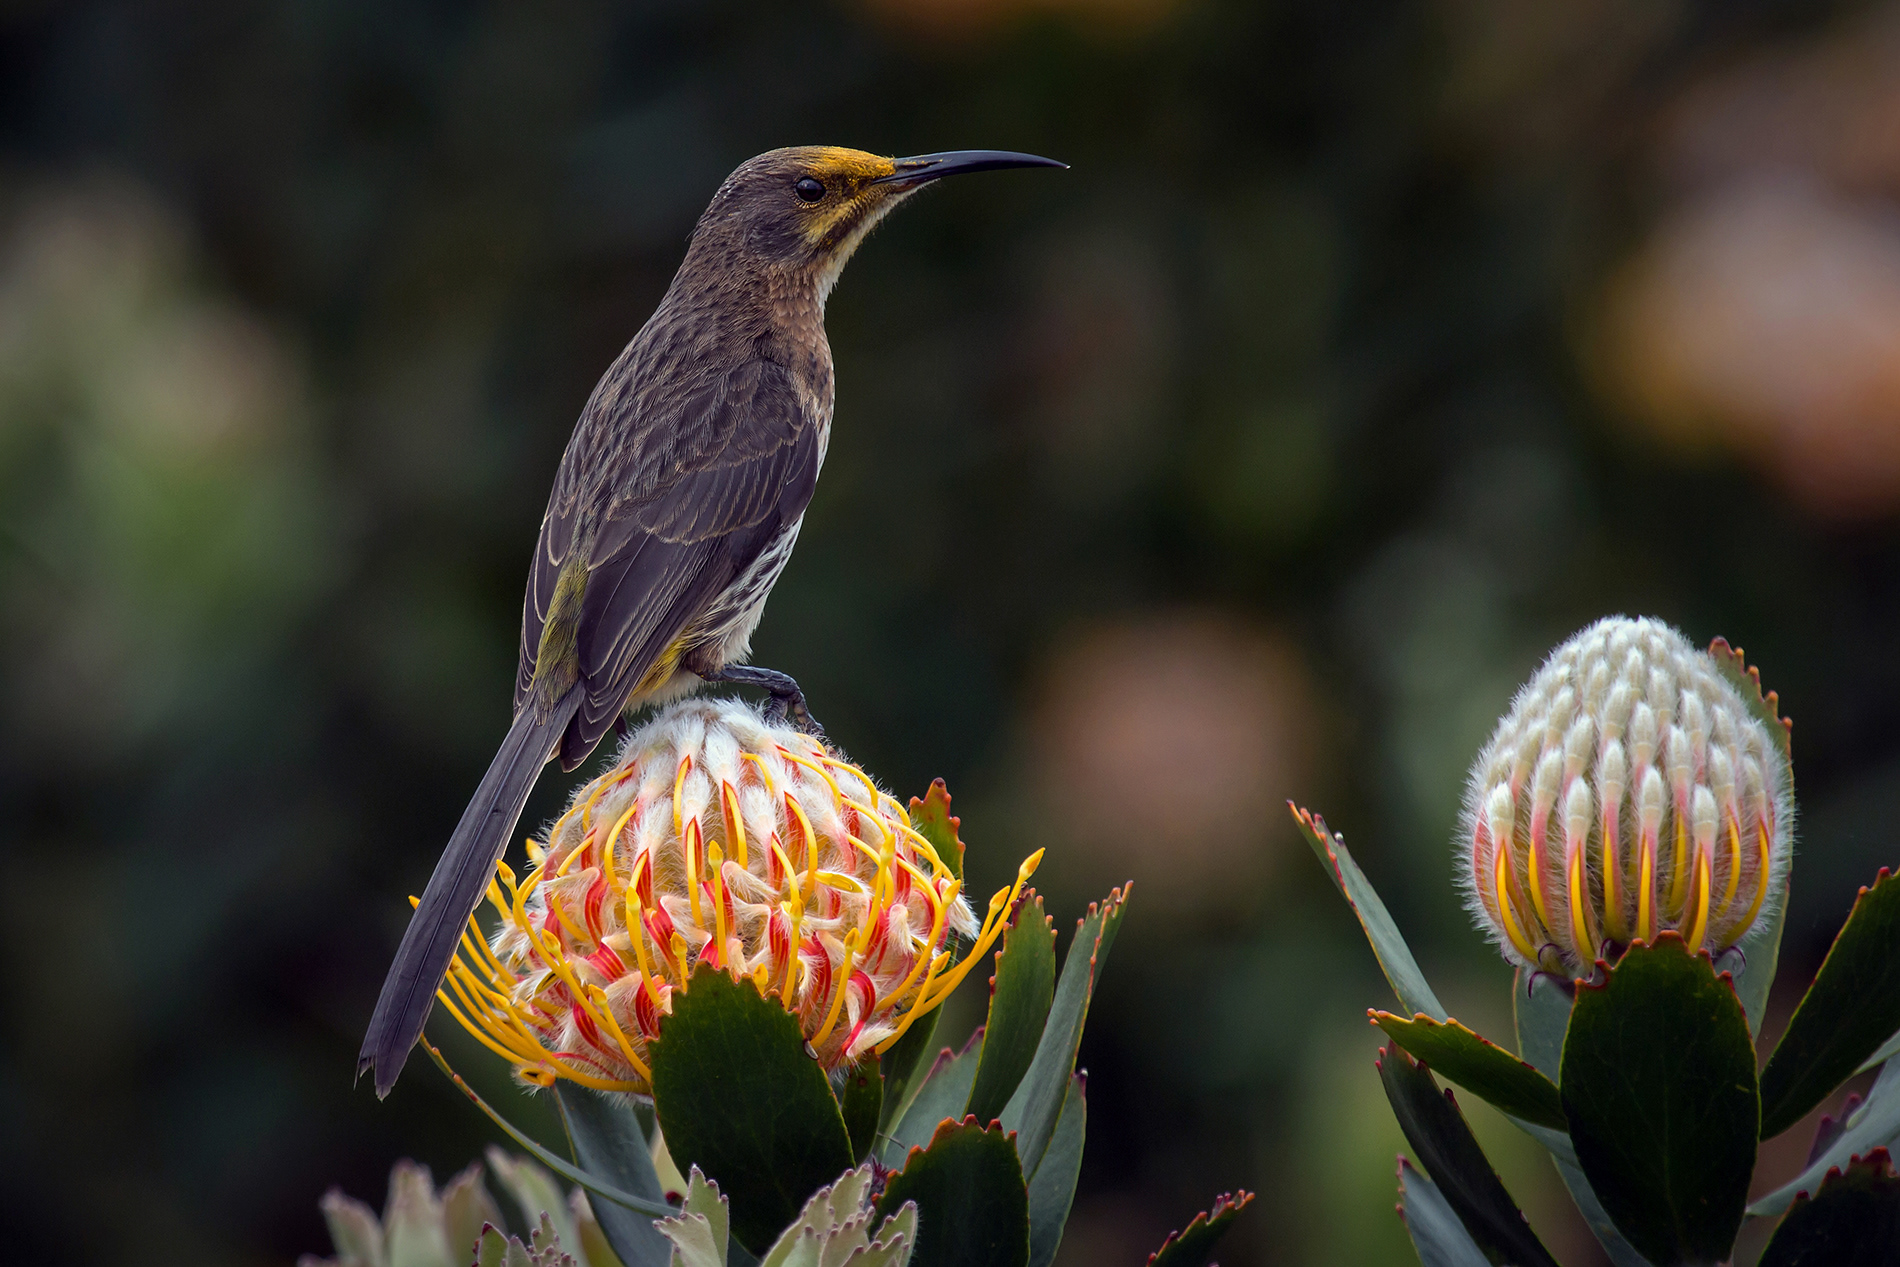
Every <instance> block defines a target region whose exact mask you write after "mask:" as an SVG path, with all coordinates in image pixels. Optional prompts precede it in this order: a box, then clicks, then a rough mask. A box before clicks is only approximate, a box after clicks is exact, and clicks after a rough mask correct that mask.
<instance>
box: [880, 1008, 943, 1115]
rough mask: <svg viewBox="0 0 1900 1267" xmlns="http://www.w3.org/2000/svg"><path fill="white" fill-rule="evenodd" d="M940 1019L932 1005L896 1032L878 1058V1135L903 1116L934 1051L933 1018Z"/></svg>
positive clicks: (935, 1028)
mask: <svg viewBox="0 0 1900 1267" xmlns="http://www.w3.org/2000/svg"><path fill="white" fill-rule="evenodd" d="M941 1019H943V1009H942V1008H940V1007H939V1008H932V1009H931V1011H930V1013H929V1015H927V1016H924V1017H923V1018H921V1019H920V1020H917V1021H914V1022H912V1024H911V1027H910V1028H909V1029H907V1030H905V1031H904V1032H903V1033H902V1034H900V1035H898V1038H897V1041H896V1042H895V1043H893V1044H891V1049H890V1050H889V1051H887V1052H885V1053H884V1056H883V1058H882V1060H880V1061H879V1064H880V1065H881V1066H882V1067H883V1069H884V1102H883V1107H882V1108H881V1109H880V1110H879V1111H878V1121H877V1133H878V1134H879V1135H889V1134H890V1133H891V1129H892V1128H893V1127H895V1126H896V1125H897V1123H898V1122H899V1121H901V1120H902V1119H903V1116H904V1112H905V1110H907V1109H909V1108H910V1102H911V1100H912V1099H913V1098H915V1097H916V1095H917V1088H918V1087H920V1086H922V1085H923V1081H924V1078H925V1076H926V1075H927V1074H929V1072H930V1058H931V1057H932V1056H934V1055H935V1054H936V1052H937V1046H936V1042H937V1022H938V1021H939V1020H941Z"/></svg>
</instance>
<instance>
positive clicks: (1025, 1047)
mask: <svg viewBox="0 0 1900 1267" xmlns="http://www.w3.org/2000/svg"><path fill="white" fill-rule="evenodd" d="M1055 993H1056V930H1055V925H1054V923H1053V922H1051V921H1050V919H1049V917H1048V916H1047V915H1044V914H1043V913H1042V899H1041V898H1040V897H1038V896H1037V895H1036V891H1035V890H1034V889H1025V890H1024V891H1023V895H1022V900H1021V901H1020V902H1018V903H1017V904H1016V910H1015V913H1014V916H1013V917H1012V922H1011V924H1010V926H1009V928H1007V929H1005V930H1004V932H1003V948H1002V949H1001V950H999V951H997V952H996V975H995V976H994V977H992V978H991V980H990V1014H989V1020H988V1021H987V1022H985V1024H984V1026H983V1054H982V1056H981V1058H980V1059H979V1060H978V1062H977V1066H976V1081H975V1082H974V1083H973V1084H971V1087H970V1102H969V1104H968V1105H967V1106H965V1110H964V1111H965V1112H966V1113H968V1114H970V1115H971V1116H973V1117H974V1118H976V1120H977V1121H979V1122H985V1123H987V1122H988V1121H990V1119H992V1118H994V1117H997V1116H999V1115H1000V1114H1001V1113H1002V1111H1003V1106H1004V1105H1006V1104H1008V1103H1009V1097H1010V1096H1012V1095H1014V1094H1015V1093H1016V1087H1017V1085H1018V1084H1020V1083H1021V1082H1022V1080H1023V1075H1024V1074H1025V1073H1027V1072H1028V1070H1029V1062H1030V1061H1031V1060H1033V1059H1034V1058H1035V1055H1036V1045H1037V1044H1038V1043H1039V1042H1041V1041H1042V1029H1043V1023H1044V1022H1045V1021H1047V1020H1048V1018H1049V1005H1050V1004H1051V1003H1052V1002H1053V1001H1054V999H1055Z"/></svg>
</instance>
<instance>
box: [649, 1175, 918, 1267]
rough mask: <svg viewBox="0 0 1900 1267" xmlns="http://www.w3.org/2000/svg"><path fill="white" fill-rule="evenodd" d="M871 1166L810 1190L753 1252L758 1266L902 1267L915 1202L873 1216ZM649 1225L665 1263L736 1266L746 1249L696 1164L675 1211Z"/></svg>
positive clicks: (912, 1236)
mask: <svg viewBox="0 0 1900 1267" xmlns="http://www.w3.org/2000/svg"><path fill="white" fill-rule="evenodd" d="M870 1194H871V1168H870V1167H868V1166H860V1167H859V1168H858V1169H856V1170H852V1171H848V1172H846V1173H845V1174H843V1175H840V1176H839V1177H838V1180H837V1182H836V1183H833V1184H829V1185H827V1186H825V1187H823V1188H820V1189H819V1190H818V1191H817V1192H814V1193H813V1194H812V1196H811V1200H809V1201H807V1202H806V1203H805V1206H804V1208H803V1209H802V1210H800V1211H799V1213H798V1217H797V1218H796V1219H794V1220H792V1222H791V1223H790V1225H788V1226H787V1227H786V1228H785V1230H784V1231H783V1232H782V1233H781V1234H780V1235H779V1237H778V1239H777V1240H776V1241H774V1242H773V1243H772V1246H771V1248H770V1249H768V1250H766V1251H765V1254H764V1256H763V1257H761V1258H760V1259H758V1260H757V1262H758V1267H832V1265H833V1264H837V1265H839V1267H842V1265H843V1264H845V1263H847V1262H848V1263H850V1264H851V1267H905V1264H906V1263H908V1262H909V1261H910V1257H911V1253H912V1251H913V1249H914V1248H915V1246H916V1244H917V1207H916V1206H915V1205H911V1204H908V1203H906V1204H904V1205H902V1206H901V1207H899V1208H898V1209H897V1210H896V1211H895V1212H894V1213H892V1214H891V1215H890V1216H889V1217H887V1218H884V1219H883V1220H881V1221H875V1222H874V1218H873V1212H872V1210H871V1205H870ZM655 1226H656V1227H657V1228H658V1229H659V1232H660V1234H661V1235H662V1236H664V1237H665V1238H666V1239H667V1240H668V1241H670V1242H672V1258H671V1259H670V1262H669V1267H736V1263H735V1261H734V1260H735V1259H736V1258H743V1259H745V1260H746V1261H748V1262H750V1261H751V1258H750V1255H747V1254H745V1252H744V1251H743V1250H740V1249H737V1247H735V1246H734V1245H732V1244H731V1241H730V1219H729V1207H728V1205H727V1201H726V1198H725V1196H724V1195H723V1194H721V1193H720V1191H719V1185H718V1184H716V1183H714V1182H712V1181H711V1180H709V1179H707V1178H706V1176H704V1175H702V1174H701V1173H700V1172H699V1171H698V1169H697V1168H695V1169H694V1171H693V1173H692V1177H691V1178H690V1179H689V1180H688V1181H687V1188H686V1201H685V1204H684V1205H683V1207H682V1208H681V1210H680V1213H679V1214H678V1215H676V1216H674V1217H673V1218H670V1219H661V1220H659V1222H658V1223H656V1224H655Z"/></svg>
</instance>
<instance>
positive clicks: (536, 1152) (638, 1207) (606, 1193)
mask: <svg viewBox="0 0 1900 1267" xmlns="http://www.w3.org/2000/svg"><path fill="white" fill-rule="evenodd" d="M420 1046H421V1047H422V1050H424V1051H426V1052H428V1053H429V1058H430V1059H431V1060H433V1061H435V1063H436V1066H437V1067H438V1068H439V1069H441V1070H442V1072H443V1073H445V1074H447V1075H448V1077H449V1081H451V1082H453V1083H454V1084H455V1085H456V1087H457V1088H458V1089H459V1090H460V1091H461V1093H462V1094H463V1095H465V1096H467V1097H468V1098H469V1100H470V1101H472V1102H473V1103H474V1105H475V1107H476V1108H478V1109H480V1110H481V1111H482V1112H483V1113H484V1114H486V1115H487V1117H488V1120H489V1121H491V1122H493V1123H494V1124H495V1125H496V1126H499V1127H500V1128H501V1129H502V1133H503V1134H505V1135H506V1136H508V1138H509V1139H512V1140H513V1141H514V1142H515V1143H517V1144H519V1145H521V1147H523V1148H525V1149H527V1150H528V1153H529V1154H530V1155H531V1156H532V1157H533V1158H534V1159H535V1160H536V1161H538V1162H540V1163H541V1164H542V1165H543V1166H546V1167H547V1168H548V1169H549V1170H552V1171H553V1172H554V1173H555V1174H557V1175H559V1176H561V1178H563V1179H565V1180H567V1181H568V1182H569V1183H572V1184H578V1185H579V1186H580V1187H583V1188H585V1189H587V1190H588V1191H589V1192H591V1193H593V1194H594V1195H595V1196H597V1197H600V1198H602V1199H604V1200H607V1201H612V1202H613V1203H614V1204H616V1205H623V1206H626V1207H627V1208H628V1209H629V1210H635V1211H638V1212H639V1213H642V1214H646V1215H648V1216H650V1217H652V1218H656V1219H663V1218H667V1217H669V1216H671V1215H672V1214H673V1212H674V1211H673V1208H672V1207H671V1206H669V1205H667V1204H666V1203H665V1202H663V1201H652V1200H649V1199H647V1198H646V1197H638V1196H635V1195H634V1194H633V1193H631V1192H625V1191H622V1190H621V1188H620V1187H619V1186H618V1185H616V1184H611V1183H608V1182H606V1181H605V1180H604V1179H601V1178H599V1177H598V1176H595V1175H590V1174H588V1173H587V1172H586V1171H585V1170H582V1169H581V1168H580V1167H578V1166H576V1165H574V1163H572V1162H570V1161H568V1160H567V1159H566V1158H565V1157H561V1156H558V1155H556V1154H555V1153H552V1152H550V1151H549V1150H547V1149H546V1148H543V1147H542V1146H541V1144H540V1143H539V1142H537V1141H536V1140H535V1138H534V1137H533V1136H532V1135H529V1134H528V1133H527V1132H526V1131H523V1130H522V1129H521V1128H520V1127H518V1126H516V1125H515V1124H514V1123H512V1122H510V1121H509V1120H508V1119H507V1118H505V1117H503V1116H502V1115H501V1114H499V1113H497V1112H496V1111H495V1110H494V1109H493V1108H491V1107H490V1106H489V1103H488V1101H486V1100H484V1099H482V1097H481V1096H479V1095H476V1094H475V1088H473V1087H471V1086H469V1085H468V1083H466V1082H464V1081H463V1080H462V1075H461V1074H459V1073H457V1072H455V1070H453V1069H451V1068H449V1062H448V1061H446V1060H444V1059H443V1058H442V1053H441V1051H439V1050H438V1049H437V1048H435V1047H434V1046H433V1045H431V1044H430V1042H429V1041H428V1040H427V1039H426V1038H425V1039H422V1040H421V1041H420Z"/></svg>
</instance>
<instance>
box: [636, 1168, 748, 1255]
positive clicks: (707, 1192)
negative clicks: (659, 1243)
mask: <svg viewBox="0 0 1900 1267" xmlns="http://www.w3.org/2000/svg"><path fill="white" fill-rule="evenodd" d="M653 1226H654V1227H655V1228H656V1229H657V1230H658V1231H659V1233H660V1235H662V1236H664V1237H665V1238H666V1239H667V1240H669V1241H671V1242H672V1243H673V1257H672V1259H671V1263H672V1267H726V1248H727V1245H728V1244H729V1242H730V1240H731V1228H730V1206H729V1203H728V1202H727V1201H726V1198H725V1197H724V1196H723V1195H721V1193H720V1191H719V1185H718V1184H716V1183H713V1182H711V1181H709V1180H708V1179H707V1178H706V1176H705V1175H703V1174H701V1173H700V1172H699V1167H698V1166H695V1167H693V1174H692V1177H691V1178H690V1179H688V1180H687V1181H686V1206H685V1208H684V1209H682V1210H681V1211H680V1212H679V1213H678V1214H676V1215H674V1216H673V1217H672V1218H670V1219H660V1220H658V1221H657V1222H655V1223H654V1225H653Z"/></svg>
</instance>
